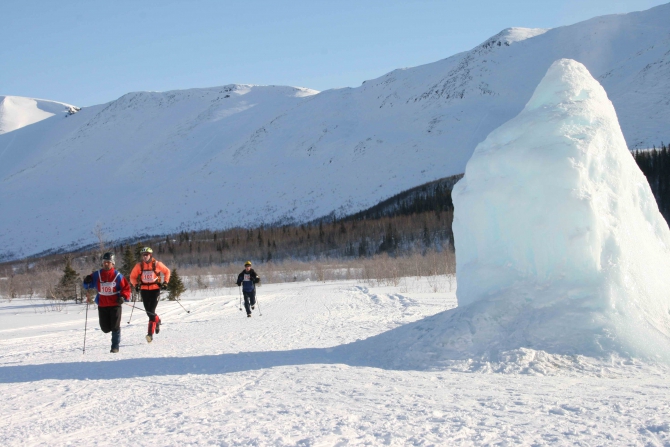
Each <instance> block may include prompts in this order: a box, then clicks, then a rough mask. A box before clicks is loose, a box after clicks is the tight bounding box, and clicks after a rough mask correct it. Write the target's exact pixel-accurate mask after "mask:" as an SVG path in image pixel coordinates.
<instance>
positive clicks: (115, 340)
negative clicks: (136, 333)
mask: <svg viewBox="0 0 670 447" xmlns="http://www.w3.org/2000/svg"><path fill="white" fill-rule="evenodd" d="M121 311H122V309H121V306H112V307H98V320H99V321H100V329H101V330H102V332H104V333H105V334H108V333H110V332H111V333H112V349H119V343H121Z"/></svg>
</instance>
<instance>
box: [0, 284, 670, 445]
mask: <svg viewBox="0 0 670 447" xmlns="http://www.w3.org/2000/svg"><path fill="white" fill-rule="evenodd" d="M259 273H260V274H261V275H262V274H263V273H262V271H261V272H259ZM408 280H409V281H412V280H414V281H412V282H410V283H409V284H410V286H409V289H410V291H402V290H401V289H402V288H401V287H397V288H391V287H388V288H387V287H383V288H380V287H369V286H365V285H362V284H357V283H354V282H329V283H317V282H305V283H291V284H276V285H264V286H263V287H262V288H261V289H259V303H260V306H261V310H262V314H263V316H260V314H259V312H258V310H255V311H254V316H253V317H252V318H250V319H247V318H246V317H245V316H244V313H243V312H240V311H239V310H238V299H239V298H238V291H237V290H236V289H237V288H230V289H224V290H219V291H218V292H217V293H211V289H209V291H208V292H209V293H211V294H207V295H199V296H191V297H190V298H187V299H186V300H184V301H182V304H183V305H184V306H185V307H186V308H187V309H189V310H190V311H191V313H186V312H185V311H184V310H182V308H181V307H179V305H178V304H177V303H175V302H166V301H161V302H160V303H159V305H158V312H159V314H160V315H161V318H162V320H163V328H162V330H161V333H160V334H159V335H157V336H156V337H155V340H154V341H153V342H152V343H151V344H147V343H146V341H145V340H144V334H145V331H146V321H147V317H146V315H142V314H141V313H140V312H138V311H137V310H135V312H134V314H133V316H132V321H131V323H130V324H128V323H127V322H128V320H129V318H130V310H131V309H130V308H129V307H126V306H124V310H123V318H122V336H121V348H120V352H119V353H118V354H110V352H109V349H110V346H109V343H110V335H109V334H103V333H102V332H101V331H100V330H99V329H97V317H96V312H97V311H96V310H95V309H91V310H89V314H88V331H87V340H86V354H85V355H84V354H82V350H81V349H82V347H83V339H84V325H85V318H86V317H85V315H86V313H85V306H84V305H76V304H71V303H70V304H67V305H65V307H64V308H63V309H62V310H61V311H60V312H58V311H55V310H54V309H53V307H52V304H53V303H44V302H41V301H38V300H14V301H11V302H6V301H5V302H0V347H1V348H2V349H1V350H0V394H1V395H2V396H3V397H2V399H0V417H2V420H3V423H2V424H1V425H0V444H2V445H3V446H42V445H44V446H55V445H58V446H60V445H133V446H158V445H160V446H185V445H190V446H195V445H220V446H242V445H257V446H269V445H272V446H336V445H348V446H363V445H367V446H370V445H374V446H376V445H389V446H407V445H417V446H429V445H436V446H447V445H459V446H475V445H482V446H485V445H558V446H569V445H608V446H619V445H650V446H661V445H668V443H670V425H669V424H668V420H669V419H670V409H669V407H668V402H669V401H670V387H669V386H668V381H667V373H668V369H667V367H663V366H659V365H650V364H641V363H639V362H636V361H634V360H626V361H625V362H621V361H617V360H616V359H612V361H610V362H602V363H598V362H595V361H594V360H593V359H588V358H584V357H580V356H575V357H560V356H548V355H544V356H542V353H538V354H537V355H536V356H534V355H532V353H526V355H524V352H521V353H519V355H518V356H517V357H512V358H509V359H507V360H508V361H507V362H506V363H504V365H505V366H506V367H507V368H509V369H510V371H511V372H514V374H492V373H491V371H492V370H496V371H500V367H501V365H500V364H494V363H489V362H481V361H479V362H478V361H464V362H456V363H455V364H453V365H452V366H444V365H443V364H440V363H439V362H436V361H435V356H434V354H435V352H434V351H431V350H430V349H427V346H426V344H425V343H424V344H419V345H415V346H413V350H411V351H407V350H406V345H405V341H406V337H407V336H408V335H410V336H411V338H412V339H413V340H415V339H416V338H420V335H421V334H426V332H424V331H425V330H426V329H430V328H433V327H434V325H435V324H436V323H438V322H441V321H442V320H443V319H444V318H445V317H444V316H448V315H449V314H450V313H451V312H453V311H452V310H449V309H451V308H453V307H454V306H455V304H456V299H455V296H454V293H453V292H452V293H450V292H439V293H432V292H431V293H429V292H428V291H429V290H430V287H428V284H427V283H424V284H421V283H419V282H417V281H416V278H408ZM425 338H429V337H425ZM426 341H429V340H425V339H424V342H426ZM403 356H407V357H411V358H412V360H413V361H411V362H408V361H407V360H406V359H403ZM473 372H476V373H473ZM517 373H518V374H517Z"/></svg>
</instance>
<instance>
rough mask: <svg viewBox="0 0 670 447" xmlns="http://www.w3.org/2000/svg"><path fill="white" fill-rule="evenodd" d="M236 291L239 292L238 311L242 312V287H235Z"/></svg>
mask: <svg viewBox="0 0 670 447" xmlns="http://www.w3.org/2000/svg"><path fill="white" fill-rule="evenodd" d="M237 290H239V291H240V310H242V287H240V286H237Z"/></svg>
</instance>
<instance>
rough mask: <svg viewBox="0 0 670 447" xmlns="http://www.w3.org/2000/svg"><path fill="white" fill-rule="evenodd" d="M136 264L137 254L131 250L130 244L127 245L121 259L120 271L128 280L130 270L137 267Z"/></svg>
mask: <svg viewBox="0 0 670 447" xmlns="http://www.w3.org/2000/svg"><path fill="white" fill-rule="evenodd" d="M135 264H137V259H136V258H135V254H134V253H133V250H131V248H130V245H126V248H125V250H123V258H122V260H121V267H119V271H120V272H121V274H122V275H123V276H125V277H126V279H127V280H128V281H130V272H131V271H132V270H133V267H135Z"/></svg>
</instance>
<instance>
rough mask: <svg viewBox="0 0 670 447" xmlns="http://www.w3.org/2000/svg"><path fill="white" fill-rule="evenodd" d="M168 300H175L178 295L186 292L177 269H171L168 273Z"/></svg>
mask: <svg viewBox="0 0 670 447" xmlns="http://www.w3.org/2000/svg"><path fill="white" fill-rule="evenodd" d="M167 290H168V300H170V301H175V300H177V299H178V298H179V295H181V294H182V293H184V292H186V286H184V283H183V281H182V280H181V278H180V277H179V274H178V273H177V269H174V270H172V272H171V274H170V282H169V283H168V288H167Z"/></svg>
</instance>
